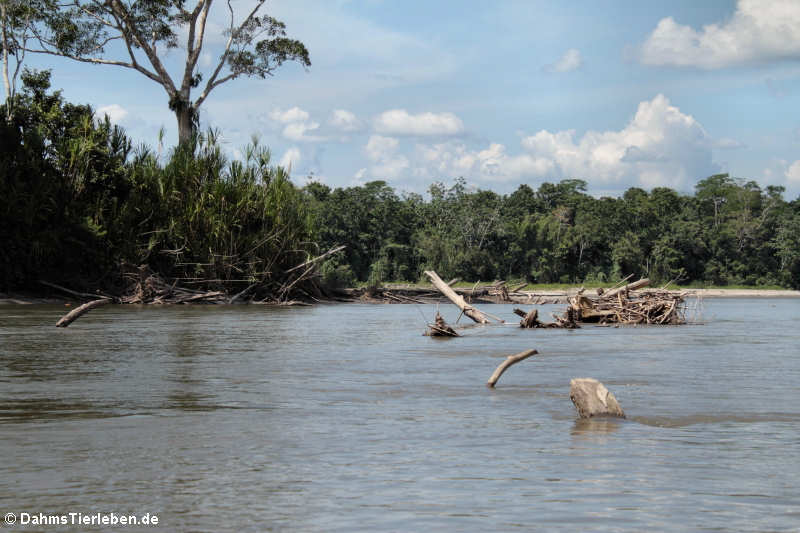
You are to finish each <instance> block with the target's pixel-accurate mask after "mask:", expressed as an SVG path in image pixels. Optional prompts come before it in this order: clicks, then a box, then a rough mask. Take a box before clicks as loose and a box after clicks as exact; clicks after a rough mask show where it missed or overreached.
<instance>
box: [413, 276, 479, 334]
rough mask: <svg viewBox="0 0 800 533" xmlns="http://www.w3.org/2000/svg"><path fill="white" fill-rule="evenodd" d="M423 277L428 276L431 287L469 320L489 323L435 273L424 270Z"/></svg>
mask: <svg viewBox="0 0 800 533" xmlns="http://www.w3.org/2000/svg"><path fill="white" fill-rule="evenodd" d="M425 275H426V276H428V278H429V279H430V280H431V283H433V286H434V287H436V288H437V289H439V292H441V293H442V294H444V295H445V296H446V297H447V299H448V300H450V301H451V302H453V303H454V304H455V305H457V306H458V308H459V309H461V311H462V312H463V313H464V314H465V315H467V316H468V317H469V318H471V319H472V320H474V321H475V322H477V323H478V324H488V323H489V319H488V318H486V315H484V314H483V313H482V312H480V311H478V310H477V309H475V308H474V307H472V306H471V305H469V304H468V303H467V302H466V301H464V298H463V297H462V296H459V295H458V294H456V292H455V291H454V290H453V289H452V287H450V286H449V285H448V284H447V283H445V282H444V281H442V278H440V277H439V275H438V274H437V273H436V272H434V271H432V270H426V271H425Z"/></svg>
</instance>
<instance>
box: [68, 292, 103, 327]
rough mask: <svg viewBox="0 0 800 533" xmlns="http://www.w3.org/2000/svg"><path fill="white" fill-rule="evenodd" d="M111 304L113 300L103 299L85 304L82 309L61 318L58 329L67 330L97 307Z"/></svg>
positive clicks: (79, 308)
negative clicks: (66, 328)
mask: <svg viewBox="0 0 800 533" xmlns="http://www.w3.org/2000/svg"><path fill="white" fill-rule="evenodd" d="M109 303H111V298H101V299H100V300H92V301H91V302H88V303H85V304H83V305H81V306H80V307H76V308H75V309H73V310H72V311H70V312H69V313H67V314H66V315H64V316H63V317H61V320H59V321H58V322H56V327H57V328H65V327H67V326H69V325H70V324H72V323H73V322H74V321H75V320H76V319H77V318H78V317H80V316H81V315H83V314H85V313H88V312H89V311H91V310H92V309H94V308H95V307H100V306H101V305H106V304H109Z"/></svg>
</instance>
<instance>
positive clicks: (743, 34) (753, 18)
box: [639, 0, 800, 69]
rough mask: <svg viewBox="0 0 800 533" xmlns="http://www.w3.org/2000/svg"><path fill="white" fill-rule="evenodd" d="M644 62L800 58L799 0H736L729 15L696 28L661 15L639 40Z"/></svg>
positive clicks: (709, 64)
mask: <svg viewBox="0 0 800 533" xmlns="http://www.w3.org/2000/svg"><path fill="white" fill-rule="evenodd" d="M639 59H640V60H641V62H642V63H645V64H648V65H671V66H680V67H686V66H693V67H700V68H706V69H716V68H723V67H728V66H733V65H742V64H753V63H758V62H765V61H773V60H780V59H800V2H799V1H798V0H739V3H738V5H737V7H736V11H735V12H734V14H733V16H732V17H731V18H730V19H729V20H727V21H724V22H722V23H719V24H709V25H707V26H703V28H702V29H701V30H696V29H694V28H692V27H690V26H685V25H682V24H679V23H678V22H676V21H675V19H673V18H672V17H667V18H664V19H661V20H660V21H659V23H658V25H657V26H656V28H655V29H654V30H653V32H652V33H651V34H650V35H649V36H648V37H647V40H646V41H645V42H644V44H642V46H641V48H640V50H639Z"/></svg>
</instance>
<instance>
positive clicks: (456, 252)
mask: <svg viewBox="0 0 800 533" xmlns="http://www.w3.org/2000/svg"><path fill="white" fill-rule="evenodd" d="M304 192H305V194H307V195H308V196H310V197H312V198H313V200H314V201H313V202H312V212H313V215H314V221H315V231H316V235H317V240H318V242H319V243H320V245H321V246H322V247H323V248H325V247H328V246H330V245H332V244H334V243H344V244H347V246H348V247H347V250H346V252H345V253H344V255H343V256H341V257H340V258H338V259H333V260H330V261H329V262H328V263H326V264H325V265H324V270H323V273H324V274H325V275H326V276H327V277H328V278H330V279H331V280H333V279H335V278H337V277H338V278H339V279H340V280H341V283H344V284H349V283H352V282H353V280H360V281H364V280H366V281H369V282H370V283H378V282H381V281H385V280H408V281H415V280H418V279H419V278H420V277H421V276H420V274H421V272H422V271H423V270H425V269H430V268H432V269H435V270H436V271H437V272H438V273H439V274H440V275H441V276H442V277H446V278H452V277H460V278H462V279H464V280H467V281H474V280H493V279H525V280H528V281H530V282H535V283H576V284H579V283H582V282H608V281H611V280H617V279H619V278H621V277H624V276H626V275H628V274H632V275H635V276H647V277H650V278H652V279H653V280H655V281H657V282H660V283H661V282H664V283H665V282H668V281H670V280H675V281H678V282H680V283H682V284H686V283H691V282H700V283H708V284H714V285H729V284H741V285H781V286H785V287H793V288H798V287H800V200H794V201H793V202H786V201H785V200H784V199H783V192H784V189H783V187H773V186H769V187H767V188H766V190H762V189H761V188H760V187H759V185H758V184H757V183H755V182H754V181H744V180H735V179H732V178H730V177H729V176H728V175H727V174H720V175H715V176H711V177H709V178H706V179H704V180H702V181H700V182H699V183H698V184H697V186H696V189H695V194H694V195H691V196H690V195H683V194H679V193H677V192H675V191H673V190H672V189H668V188H655V189H653V190H652V191H650V192H647V191H644V190H642V189H639V188H630V189H628V190H627V191H626V192H625V194H624V195H623V196H622V197H621V198H608V197H603V198H595V197H593V196H590V195H588V194H586V182H585V181H583V180H578V179H569V180H562V181H560V182H558V183H556V184H552V183H543V184H542V185H540V186H539V187H538V188H537V189H536V190H534V189H532V188H531V187H529V186H528V185H520V186H519V187H518V188H517V190H516V191H514V192H513V193H511V194H508V195H499V194H496V193H494V192H491V191H483V190H477V191H469V190H468V189H467V187H466V184H465V182H464V181H463V180H461V179H457V180H455V183H454V184H453V185H451V186H446V185H444V184H442V183H435V184H433V185H431V187H430V189H429V193H430V197H429V198H428V199H426V198H423V197H422V196H420V195H416V194H405V195H402V196H398V194H397V193H396V192H395V191H394V190H392V188H391V187H389V186H387V185H386V183H384V182H380V181H377V182H372V183H367V184H365V185H364V186H361V187H351V188H346V189H333V190H331V189H330V188H328V187H326V186H325V185H321V184H318V183H312V184H310V185H307V186H306V187H305V189H304Z"/></svg>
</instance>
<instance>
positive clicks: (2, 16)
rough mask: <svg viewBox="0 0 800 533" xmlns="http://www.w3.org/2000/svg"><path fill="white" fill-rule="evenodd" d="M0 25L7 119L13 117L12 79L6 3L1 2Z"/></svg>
mask: <svg viewBox="0 0 800 533" xmlns="http://www.w3.org/2000/svg"><path fill="white" fill-rule="evenodd" d="M0 25H2V32H3V43H2V46H3V87H4V88H5V90H6V119H8V120H10V119H11V104H12V102H11V81H10V80H9V78H8V33H7V27H6V5H5V3H3V2H0Z"/></svg>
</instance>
